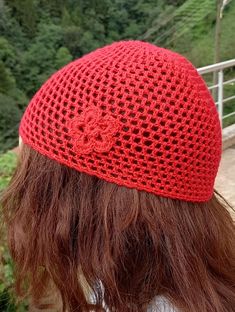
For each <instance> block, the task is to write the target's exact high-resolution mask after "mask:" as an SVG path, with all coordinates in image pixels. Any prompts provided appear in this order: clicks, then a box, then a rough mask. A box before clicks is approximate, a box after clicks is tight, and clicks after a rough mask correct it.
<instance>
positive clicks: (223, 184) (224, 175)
mask: <svg viewBox="0 0 235 312" xmlns="http://www.w3.org/2000/svg"><path fill="white" fill-rule="evenodd" d="M215 188H216V190H217V191H218V192H220V193H221V194H222V195H223V196H224V198H225V199H226V200H227V201H228V202H229V203H230V204H231V205H232V206H233V207H234V208H235V145H233V146H231V147H230V148H228V149H226V150H225V151H224V152H223V155H222V161H221V164H220V168H219V172H218V176H217V178H216V183H215Z"/></svg>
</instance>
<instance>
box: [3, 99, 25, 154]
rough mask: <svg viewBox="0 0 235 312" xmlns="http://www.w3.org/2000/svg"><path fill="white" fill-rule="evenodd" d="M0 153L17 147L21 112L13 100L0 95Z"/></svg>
mask: <svg viewBox="0 0 235 312" xmlns="http://www.w3.org/2000/svg"><path fill="white" fill-rule="evenodd" d="M0 116H1V118H0V153H1V152H4V151H7V150H8V149H10V148H13V147H15V146H16V145H17V142H18V131H17V130H18V126H19V121H20V117H21V111H20V110H19V108H18V107H17V105H16V102H15V101H14V99H13V98H11V97H9V96H7V95H5V94H1V93H0Z"/></svg>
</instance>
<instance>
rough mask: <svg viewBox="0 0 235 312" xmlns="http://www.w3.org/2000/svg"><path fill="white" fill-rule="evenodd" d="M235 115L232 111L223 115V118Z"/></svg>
mask: <svg viewBox="0 0 235 312" xmlns="http://www.w3.org/2000/svg"><path fill="white" fill-rule="evenodd" d="M233 115H235V112H232V113H230V114H227V115H224V116H223V119H225V118H228V117H231V116H233Z"/></svg>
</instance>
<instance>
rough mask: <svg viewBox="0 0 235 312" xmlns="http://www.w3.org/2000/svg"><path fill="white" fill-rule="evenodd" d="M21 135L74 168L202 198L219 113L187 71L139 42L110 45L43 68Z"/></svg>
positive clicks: (207, 191)
mask: <svg viewBox="0 0 235 312" xmlns="http://www.w3.org/2000/svg"><path fill="white" fill-rule="evenodd" d="M20 135H21V137H22V140H23V142H24V143H26V144H28V145H29V146H31V147H32V148H33V149H35V150H37V151H38V152H40V153H41V154H43V155H46V156H48V157H49V158H51V159H54V160H56V161H58V162H60V163H62V164H64V165H67V166H69V167H71V168H74V169H76V170H78V171H81V172H86V173H88V174H90V175H95V176H97V177H99V178H103V179H104V180H106V181H109V182H114V183H116V184H118V185H122V186H127V187H131V188H136V189H138V190H145V191H148V192H152V193H154V194H158V195H162V196H165V197H171V198H178V199H182V200H186V201H207V200H209V199H210V198H211V196H212V194H213V186H214V180H215V176H216V174H217V170H218V165H219V161H220V157H221V129H220V122H219V119H218V114H217V111H216V107H215V104H214V102H213V99H212V97H211V95H210V93H209V91H208V89H207V87H206V85H205V83H204V81H203V80H202V78H201V77H200V76H199V74H198V73H197V71H196V69H195V68H194V67H193V66H192V64H191V63H190V62H189V61H187V60H186V59H185V58H184V57H182V56H181V55H179V54H177V53H174V52H171V51H169V50H166V49H163V48H159V47H156V46H154V45H152V44H149V43H146V42H140V41H122V42H116V43H113V44H111V45H109V46H106V47H104V48H101V49H98V50H96V51H94V52H92V53H90V54H87V55H85V56H84V57H82V58H80V59H78V60H76V61H74V62H71V63H70V64H68V65H67V66H65V67H64V68H62V69H61V70H59V71H58V72H56V73H55V74H54V75H52V77H51V78H49V79H48V81H47V82H46V83H45V84H44V85H43V86H42V87H41V89H40V90H39V91H38V92H37V93H36V95H35V96H34V97H33V99H32V100H31V102H30V104H29V106H28V108H27V109H26V112H25V114H24V116H23V118H22V121H21V124H20Z"/></svg>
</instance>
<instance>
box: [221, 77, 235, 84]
mask: <svg viewBox="0 0 235 312" xmlns="http://www.w3.org/2000/svg"><path fill="white" fill-rule="evenodd" d="M232 82H235V78H233V79H230V80H226V81H224V83H223V85H226V84H229V83H232Z"/></svg>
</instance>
